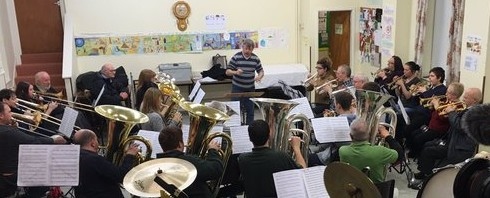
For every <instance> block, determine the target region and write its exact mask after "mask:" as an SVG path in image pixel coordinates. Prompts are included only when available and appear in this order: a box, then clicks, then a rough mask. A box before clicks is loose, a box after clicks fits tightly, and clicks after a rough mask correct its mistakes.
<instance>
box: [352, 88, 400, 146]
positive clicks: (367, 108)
mask: <svg viewBox="0 0 490 198" xmlns="http://www.w3.org/2000/svg"><path fill="white" fill-rule="evenodd" d="M391 97H392V96H390V95H388V94H384V93H380V92H375V91H368V90H361V89H358V90H356V100H357V103H356V104H357V108H356V115H357V119H359V118H360V119H363V120H365V121H366V123H368V131H369V142H370V143H371V144H372V145H384V140H383V139H380V138H379V136H378V125H380V124H381V125H383V126H387V127H388V128H389V131H390V134H391V136H393V137H395V129H396V121H397V117H396V113H395V111H394V110H393V109H392V108H391V107H384V106H383V104H384V103H385V102H387V101H388V100H389V99H390V98H391ZM383 114H386V115H387V116H389V118H390V123H389V124H388V123H383V122H382V123H380V119H381V117H382V115H383Z"/></svg>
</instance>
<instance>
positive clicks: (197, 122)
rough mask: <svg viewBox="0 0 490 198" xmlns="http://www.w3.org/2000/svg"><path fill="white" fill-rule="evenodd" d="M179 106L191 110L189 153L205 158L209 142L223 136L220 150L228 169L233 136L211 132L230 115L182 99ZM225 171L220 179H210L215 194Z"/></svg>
mask: <svg viewBox="0 0 490 198" xmlns="http://www.w3.org/2000/svg"><path fill="white" fill-rule="evenodd" d="M179 106H180V107H181V108H182V109H184V110H185V111H187V112H189V119H190V121H189V123H190V124H189V125H190V126H189V136H188V140H187V148H186V151H185V152H186V153H187V154H193V155H198V156H199V157H201V158H205V157H206V155H207V153H208V150H209V148H208V145H209V143H210V142H211V141H212V140H213V139H215V138H218V137H221V140H222V142H223V141H225V144H224V143H222V146H221V150H220V151H219V154H220V158H221V161H222V162H223V170H225V169H226V166H227V164H228V159H229V158H230V156H231V154H232V146H233V143H232V141H231V137H230V136H229V135H228V134H226V133H223V132H213V133H210V131H211V129H213V127H214V125H216V124H217V123H221V122H224V121H226V120H228V119H230V117H229V116H228V115H226V113H225V112H222V111H220V110H217V109H215V108H212V107H207V106H205V105H202V104H196V103H192V102H188V101H182V102H180V103H179ZM224 173H225V172H224V171H223V174H222V175H221V177H220V178H219V179H218V180H213V181H210V182H209V184H210V187H211V192H212V193H213V196H211V197H216V196H217V195H218V191H219V189H220V184H221V180H222V179H223V176H224Z"/></svg>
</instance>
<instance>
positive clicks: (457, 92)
mask: <svg viewBox="0 0 490 198" xmlns="http://www.w3.org/2000/svg"><path fill="white" fill-rule="evenodd" d="M463 91H464V86H463V84H461V83H457V82H455V83H451V84H450V85H449V86H448V88H447V92H446V100H447V103H451V102H458V101H459V98H460V97H461V95H463ZM431 103H432V106H433V107H434V108H433V110H432V111H431V117H430V121H429V126H428V127H422V128H420V129H418V130H415V131H414V132H412V133H411V138H407V141H411V142H410V143H409V144H407V145H410V148H409V149H410V156H413V157H417V156H418V155H419V154H420V152H421V151H422V148H423V147H424V144H425V143H426V142H429V141H431V140H434V139H436V138H441V137H443V136H444V135H445V134H446V132H447V130H448V129H449V120H448V118H447V117H446V116H441V115H439V112H438V111H437V108H438V107H439V106H440V105H444V104H441V100H439V99H438V98H436V99H433V100H432V101H431Z"/></svg>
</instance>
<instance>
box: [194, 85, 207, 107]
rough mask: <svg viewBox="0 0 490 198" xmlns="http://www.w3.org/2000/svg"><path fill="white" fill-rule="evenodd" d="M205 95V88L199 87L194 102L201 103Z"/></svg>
mask: <svg viewBox="0 0 490 198" xmlns="http://www.w3.org/2000/svg"><path fill="white" fill-rule="evenodd" d="M204 95H206V93H205V92H204V90H202V89H201V88H199V90H198V91H197V94H196V97H194V100H193V101H192V102H193V103H197V104H201V102H202V99H203V98H204Z"/></svg>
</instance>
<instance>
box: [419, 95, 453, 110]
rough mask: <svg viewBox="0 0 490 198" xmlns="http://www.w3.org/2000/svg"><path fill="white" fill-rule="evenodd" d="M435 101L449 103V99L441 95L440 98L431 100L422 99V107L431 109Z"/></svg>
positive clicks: (433, 97)
mask: <svg viewBox="0 0 490 198" xmlns="http://www.w3.org/2000/svg"><path fill="white" fill-rule="evenodd" d="M433 99H439V102H440V103H442V104H443V103H447V98H446V96H445V95H440V96H432V97H429V98H421V99H420V105H422V106H423V107H424V108H429V109H431V108H432V107H433V106H432V100H433Z"/></svg>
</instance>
